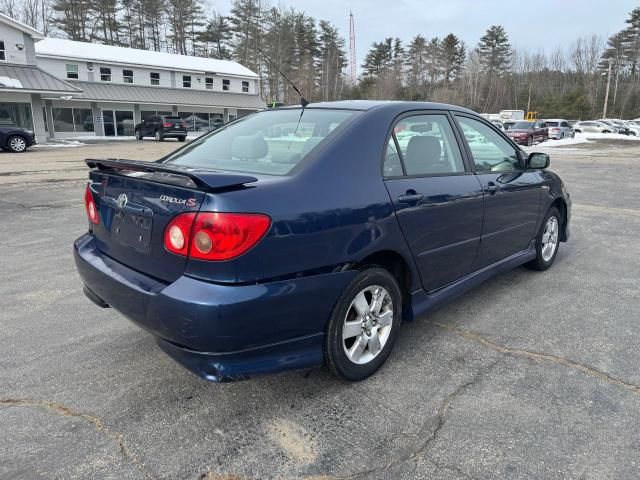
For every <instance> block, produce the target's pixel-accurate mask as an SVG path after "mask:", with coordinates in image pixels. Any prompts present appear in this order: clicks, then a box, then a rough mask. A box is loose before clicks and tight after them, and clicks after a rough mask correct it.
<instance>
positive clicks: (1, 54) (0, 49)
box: [0, 40, 7, 62]
mask: <svg viewBox="0 0 640 480" xmlns="http://www.w3.org/2000/svg"><path fill="white" fill-rule="evenodd" d="M6 61H7V51H6V50H5V49H4V42H3V41H2V40H0V62H6Z"/></svg>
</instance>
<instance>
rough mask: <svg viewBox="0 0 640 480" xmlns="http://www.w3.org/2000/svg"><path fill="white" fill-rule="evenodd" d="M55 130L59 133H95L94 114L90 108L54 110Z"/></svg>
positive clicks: (52, 112)
mask: <svg viewBox="0 0 640 480" xmlns="http://www.w3.org/2000/svg"><path fill="white" fill-rule="evenodd" d="M51 118H52V119H53V129H54V130H55V131H56V132H58V133H86V132H93V131H94V127H93V112H92V111H91V109H90V108H56V107H54V108H52V109H51Z"/></svg>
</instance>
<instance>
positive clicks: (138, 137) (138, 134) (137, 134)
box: [136, 130, 143, 140]
mask: <svg viewBox="0 0 640 480" xmlns="http://www.w3.org/2000/svg"><path fill="white" fill-rule="evenodd" d="M142 139H143V136H142V132H140V130H136V140H142Z"/></svg>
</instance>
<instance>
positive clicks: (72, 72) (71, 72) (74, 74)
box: [67, 63, 78, 79]
mask: <svg viewBox="0 0 640 480" xmlns="http://www.w3.org/2000/svg"><path fill="white" fill-rule="evenodd" d="M67 78H75V79H77V78H78V65H73V64H71V63H67Z"/></svg>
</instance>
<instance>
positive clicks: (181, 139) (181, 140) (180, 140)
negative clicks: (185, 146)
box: [178, 137, 187, 142]
mask: <svg viewBox="0 0 640 480" xmlns="http://www.w3.org/2000/svg"><path fill="white" fill-rule="evenodd" d="M186 139H187V137H178V141H179V142H184V141H185V140H186Z"/></svg>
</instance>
